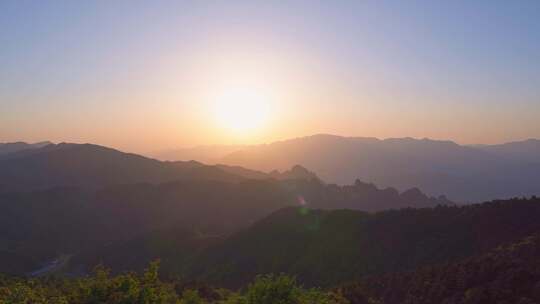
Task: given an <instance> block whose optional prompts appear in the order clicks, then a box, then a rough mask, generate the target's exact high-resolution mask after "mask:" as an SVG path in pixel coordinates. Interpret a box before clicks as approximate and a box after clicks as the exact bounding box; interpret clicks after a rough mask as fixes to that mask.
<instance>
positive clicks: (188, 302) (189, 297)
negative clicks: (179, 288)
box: [180, 289, 205, 304]
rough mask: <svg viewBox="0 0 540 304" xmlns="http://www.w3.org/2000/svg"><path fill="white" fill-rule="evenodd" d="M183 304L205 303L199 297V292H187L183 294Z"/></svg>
mask: <svg viewBox="0 0 540 304" xmlns="http://www.w3.org/2000/svg"><path fill="white" fill-rule="evenodd" d="M180 303H181V304H203V303H205V301H204V300H203V299H202V298H201V297H200V296H199V292H198V291H196V290H191V289H189V290H186V291H184V293H183V294H182V300H181V301H180Z"/></svg>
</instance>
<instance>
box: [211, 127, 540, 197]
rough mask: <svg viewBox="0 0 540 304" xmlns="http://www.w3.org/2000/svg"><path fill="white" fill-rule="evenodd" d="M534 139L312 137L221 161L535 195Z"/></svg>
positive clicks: (538, 176)
mask: <svg viewBox="0 0 540 304" xmlns="http://www.w3.org/2000/svg"><path fill="white" fill-rule="evenodd" d="M538 151H539V150H538V141H537V140H530V141H526V142H521V143H511V144H506V145H501V146H482V147H478V146H474V147H473V146H461V145H458V144H456V143H454V142H450V141H436V140H429V139H421V140H419V139H412V138H397V139H385V140H379V139H376V138H359V137H340V136H334V135H315V136H309V137H302V138H296V139H291V140H286V141H281V142H275V143H272V144H268V145H258V146H250V147H247V148H243V149H239V150H238V151H235V152H232V153H230V154H228V155H226V156H224V157H223V158H222V159H221V160H220V162H221V163H224V164H229V165H238V166H242V167H247V168H252V169H256V170H261V171H265V172H267V171H271V170H274V169H278V170H285V169H287V168H290V167H291V166H293V165H295V164H300V165H302V166H305V167H307V168H310V169H311V170H313V171H314V172H315V173H316V174H317V175H318V176H319V177H320V178H321V179H322V180H324V181H326V182H328V183H338V184H346V183H348V182H350V181H351V180H354V179H355V178H360V179H361V180H365V181H370V182H373V183H375V184H377V185H380V186H393V187H396V188H398V189H400V190H405V189H408V188H412V187H420V188H421V189H423V190H424V191H426V192H427V193H429V194H431V195H439V194H445V195H447V196H448V197H449V198H450V199H452V200H456V201H460V202H469V201H477V202H479V201H484V200H490V199H496V198H510V197H514V196H530V195H535V194H540V184H539V183H537V182H536V181H538V180H540V162H536V160H537V159H538V157H539V156H538V155H540V154H539V153H538Z"/></svg>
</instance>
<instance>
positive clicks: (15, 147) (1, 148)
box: [0, 141, 52, 158]
mask: <svg viewBox="0 0 540 304" xmlns="http://www.w3.org/2000/svg"><path fill="white" fill-rule="evenodd" d="M50 144H52V143H51V142H49V141H43V142H38V143H34V144H28V143H25V142H22V141H19V142H13V143H0V158H2V157H4V156H5V155H7V154H10V153H15V152H19V151H23V150H31V149H39V148H43V147H45V146H47V145H50Z"/></svg>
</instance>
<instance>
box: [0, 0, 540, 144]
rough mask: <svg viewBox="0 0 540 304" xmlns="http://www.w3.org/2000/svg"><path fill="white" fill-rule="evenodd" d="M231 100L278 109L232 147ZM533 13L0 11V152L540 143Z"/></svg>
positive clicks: (507, 8) (24, 4)
mask: <svg viewBox="0 0 540 304" xmlns="http://www.w3.org/2000/svg"><path fill="white" fill-rule="evenodd" d="M228 86H231V87H242V86H247V87H250V88H257V90H260V91H261V92H264V94H265V95H267V96H271V98H272V109H273V112H272V115H271V117H270V120H269V121H268V122H267V123H266V124H265V125H264V126H263V127H261V128H260V129H259V130H257V131H256V132H252V133H250V134H249V136H248V135H245V134H244V135H242V136H240V135H239V134H231V133H230V132H227V131H226V130H223V128H222V127H220V126H219V125H217V124H216V122H215V119H214V117H213V116H212V114H211V113H212V109H211V107H212V106H211V105H210V104H211V103H210V102H209V100H211V99H212V97H211V96H212V94H213V93H214V92H216V91H219V90H221V89H223V88H226V87H228ZM539 121H540V1H494V0H491V1H433V0H430V1H399V2H398V1H253V0H252V1H46V0H43V1H24V0H16V1H9V0H4V1H0V142H2V141H3V142H5V141H16V140H24V141H40V140H52V141H56V142H58V141H70V142H93V143H98V144H103V145H108V146H113V147H118V148H121V149H126V150H133V151H141V152H142V151H153V150H160V149H164V148H174V147H182V146H191V145H198V144H212V143H217V144H220V143H260V142H269V141H273V140H277V139H284V138H288V137H296V136H303V135H310V134H314V133H333V134H341V135H350V136H375V137H382V138H385V137H404V136H412V137H430V138H435V139H450V140H454V141H457V142H459V143H498V142H504V141H511V140H521V139H526V138H532V137H535V138H540V122H539Z"/></svg>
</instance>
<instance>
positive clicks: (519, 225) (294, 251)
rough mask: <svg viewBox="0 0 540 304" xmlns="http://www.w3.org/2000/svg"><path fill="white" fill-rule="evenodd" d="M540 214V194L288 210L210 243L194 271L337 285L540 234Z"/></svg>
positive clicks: (221, 279) (224, 279)
mask: <svg viewBox="0 0 540 304" xmlns="http://www.w3.org/2000/svg"><path fill="white" fill-rule="evenodd" d="M539 217H540V200H538V199H531V200H513V201H500V202H498V201H496V202H491V203H484V204H480V205H471V206H465V207H437V208H431V209H404V210H399V211H386V212H380V213H376V214H367V213H363V212H358V211H351V210H335V211H321V210H308V209H302V208H289V209H283V210H280V211H278V212H276V213H274V214H272V215H271V216H269V217H267V218H265V219H263V220H261V221H260V222H258V223H256V224H255V225H253V226H252V227H251V228H249V229H247V230H245V231H243V232H240V233H238V234H236V235H234V236H232V237H230V238H229V239H227V240H226V241H224V242H223V243H222V244H219V245H217V246H214V247H212V248H209V249H208V250H207V251H206V252H205V253H204V254H202V255H201V256H200V257H199V258H198V259H197V260H195V262H194V263H193V265H192V267H191V269H190V275H191V276H195V277H197V278H200V279H202V280H206V281H210V282H213V283H217V284H225V285H228V286H232V287H235V286H241V285H242V284H244V283H245V282H248V281H249V280H251V279H252V278H253V277H254V276H255V275H257V274H260V273H271V272H274V273H280V272H285V273H289V274H292V275H297V276H298V278H299V279H300V280H301V281H302V282H304V283H306V284H308V285H323V286H332V285H335V284H339V283H343V282H346V281H351V280H356V279H360V278H362V277H364V276H365V275H369V274H380V273H388V272H395V271H403V270H412V269H415V268H417V267H419V266H425V265H431V264H437V263H442V262H446V261H453V260H458V259H461V258H465V257H469V256H472V255H474V254H479V253H482V252H485V251H486V250H490V249H492V248H495V247H496V246H499V245H501V244H506V243H508V242H512V241H515V240H517V239H519V238H522V237H525V236H527V235H530V234H532V233H536V232H540V222H538V220H537V219H538V218H539Z"/></svg>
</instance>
